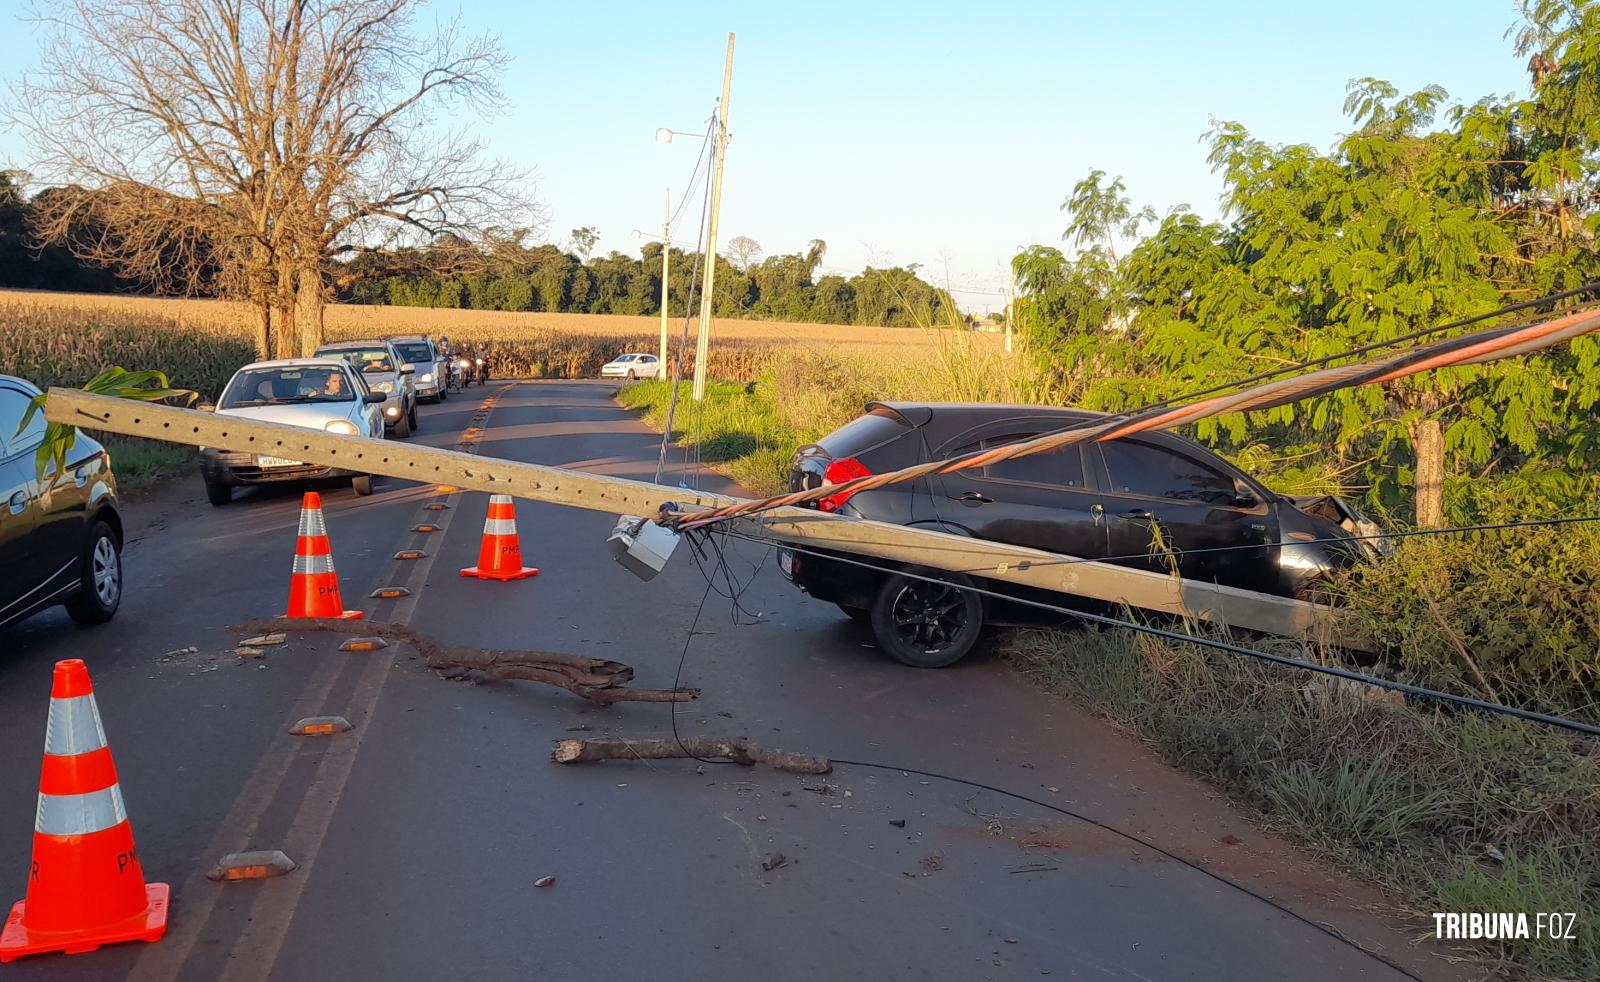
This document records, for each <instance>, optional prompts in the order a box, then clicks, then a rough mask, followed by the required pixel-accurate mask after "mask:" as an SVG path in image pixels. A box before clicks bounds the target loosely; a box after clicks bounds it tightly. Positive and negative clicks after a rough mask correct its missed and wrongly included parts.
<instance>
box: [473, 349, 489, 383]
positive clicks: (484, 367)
mask: <svg viewBox="0 0 1600 982" xmlns="http://www.w3.org/2000/svg"><path fill="white" fill-rule="evenodd" d="M472 377H473V378H475V379H477V381H478V384H479V385H488V384H489V352H487V351H485V350H483V349H482V348H479V349H478V350H477V351H474V352H473V353H472Z"/></svg>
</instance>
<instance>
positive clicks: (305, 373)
mask: <svg viewBox="0 0 1600 982" xmlns="http://www.w3.org/2000/svg"><path fill="white" fill-rule="evenodd" d="M355 397H356V394H355V392H354V391H352V389H351V386H350V381H349V380H348V379H347V378H346V377H345V374H344V371H343V370H342V369H340V368H338V367H337V366H331V365H330V366H329V367H327V368H322V367H320V366H299V365H295V366H291V367H286V368H246V369H242V370H241V371H240V372H239V374H237V375H235V376H234V377H233V381H231V382H229V383H228V388H227V389H226V390H225V391H224V392H223V393H222V399H221V401H219V402H218V403H217V408H219V409H243V408H245V407H247V406H293V405H300V404H304V403H312V402H351V401H353V400H354V399H355Z"/></svg>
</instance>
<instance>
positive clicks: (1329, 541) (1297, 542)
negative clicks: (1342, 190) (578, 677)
mask: <svg viewBox="0 0 1600 982" xmlns="http://www.w3.org/2000/svg"><path fill="white" fill-rule="evenodd" d="M935 520H936V521H938V522H939V523H940V524H951V525H954V524H956V523H954V522H951V523H946V522H945V521H944V519H942V518H938V516H937V513H936V514H935ZM1156 521H1157V523H1158V524H1159V521H1160V520H1159V519H1156ZM1592 522H1600V515H1566V516H1561V517H1558V518H1528V519H1523V520H1520V521H1515V522H1495V523H1491V524H1485V525H1447V526H1445V527H1443V528H1436V529H1401V530H1400V531H1397V532H1376V533H1373V534H1371V535H1356V534H1353V533H1352V534H1349V535H1339V536H1330V537H1328V538H1323V539H1289V540H1286V541H1281V542H1255V543H1245V544H1243V545H1237V546H1205V547H1203V548H1200V549H1179V548H1177V547H1173V548H1172V555H1173V556H1174V557H1177V558H1182V557H1184V556H1199V555H1204V554H1206V553H1216V552H1238V551H1240V550H1243V549H1281V548H1284V547H1287V546H1314V545H1341V544H1345V543H1350V542H1382V541H1385V540H1387V539H1410V538H1423V537H1427V536H1431V535H1459V534H1464V533H1467V532H1503V531H1506V530H1508V529H1523V528H1543V527H1547V526H1556V525H1585V524H1589V523H1592ZM696 531H699V530H696ZM1158 555H1160V554H1159V553H1151V552H1135V553H1124V554H1122V555H1120V556H1100V557H1097V558H1094V559H1084V558H1080V557H1072V558H1070V559H1043V560H1040V561H1038V562H1033V561H1029V562H1028V563H1027V566H1028V567H1029V568H1032V567H1040V566H1076V565H1078V564H1080V563H1115V562H1121V561H1122V560H1134V559H1149V558H1151V557H1152V556H1158ZM954 572H966V573H979V574H981V573H982V572H983V571H982V570H955V571H954Z"/></svg>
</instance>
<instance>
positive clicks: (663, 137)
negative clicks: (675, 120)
mask: <svg viewBox="0 0 1600 982" xmlns="http://www.w3.org/2000/svg"><path fill="white" fill-rule="evenodd" d="M656 142H657V143H671V142H672V131H671V130H669V129H667V128H666V127H665V126H663V127H661V128H660V129H658V130H656Z"/></svg>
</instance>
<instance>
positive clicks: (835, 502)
mask: <svg viewBox="0 0 1600 982" xmlns="http://www.w3.org/2000/svg"><path fill="white" fill-rule="evenodd" d="M871 476H872V472H871V471H869V470H867V468H866V465H865V464H863V463H861V461H859V460H857V459H855V458H854V457H844V458H841V459H839V460H835V461H831V462H829V464H828V469H827V470H825V471H823V472H822V482H823V483H824V484H843V483H844V482H846V481H854V480H855V479H856V478H858V477H871ZM853 494H855V492H854V491H845V492H842V493H840V494H830V495H828V496H827V497H826V498H822V499H820V500H819V501H818V502H817V507H818V508H820V509H822V510H823V511H838V510H839V509H840V508H843V507H844V503H845V502H846V501H849V500H850V496H851V495H853Z"/></svg>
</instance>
